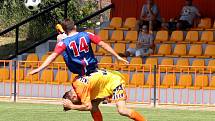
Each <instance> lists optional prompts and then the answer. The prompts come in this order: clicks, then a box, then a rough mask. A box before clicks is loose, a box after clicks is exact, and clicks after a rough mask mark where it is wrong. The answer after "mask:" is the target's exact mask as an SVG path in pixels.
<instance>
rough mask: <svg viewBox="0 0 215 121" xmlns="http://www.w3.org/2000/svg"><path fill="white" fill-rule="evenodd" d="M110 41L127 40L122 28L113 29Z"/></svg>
mask: <svg viewBox="0 0 215 121" xmlns="http://www.w3.org/2000/svg"><path fill="white" fill-rule="evenodd" d="M108 41H109V42H125V41H123V31H122V30H115V31H113V33H112V35H111V38H110V40H108Z"/></svg>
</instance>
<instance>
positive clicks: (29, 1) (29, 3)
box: [24, 0, 41, 11]
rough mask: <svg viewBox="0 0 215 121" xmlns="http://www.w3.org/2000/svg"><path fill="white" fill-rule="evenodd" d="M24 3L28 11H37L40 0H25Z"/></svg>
mask: <svg viewBox="0 0 215 121" xmlns="http://www.w3.org/2000/svg"><path fill="white" fill-rule="evenodd" d="M24 4H25V7H26V8H27V9H28V10H29V11H37V10H39V9H40V6H41V0H25V1H24Z"/></svg>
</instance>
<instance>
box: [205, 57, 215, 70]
mask: <svg viewBox="0 0 215 121" xmlns="http://www.w3.org/2000/svg"><path fill="white" fill-rule="evenodd" d="M214 72H215V60H209V61H208V65H207V68H206V73H214Z"/></svg>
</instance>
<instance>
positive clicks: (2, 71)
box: [0, 68, 10, 82]
mask: <svg viewBox="0 0 215 121" xmlns="http://www.w3.org/2000/svg"><path fill="white" fill-rule="evenodd" d="M9 79H10V71H9V69H7V68H0V82H2V81H6V80H9Z"/></svg>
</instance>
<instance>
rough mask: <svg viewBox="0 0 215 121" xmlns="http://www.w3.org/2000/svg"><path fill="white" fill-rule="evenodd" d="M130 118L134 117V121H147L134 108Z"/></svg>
mask: <svg viewBox="0 0 215 121" xmlns="http://www.w3.org/2000/svg"><path fill="white" fill-rule="evenodd" d="M130 118H131V119H133V120H134V121H146V119H145V118H144V117H143V116H141V115H140V114H139V113H138V112H136V111H134V110H132V111H131V116H130Z"/></svg>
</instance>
